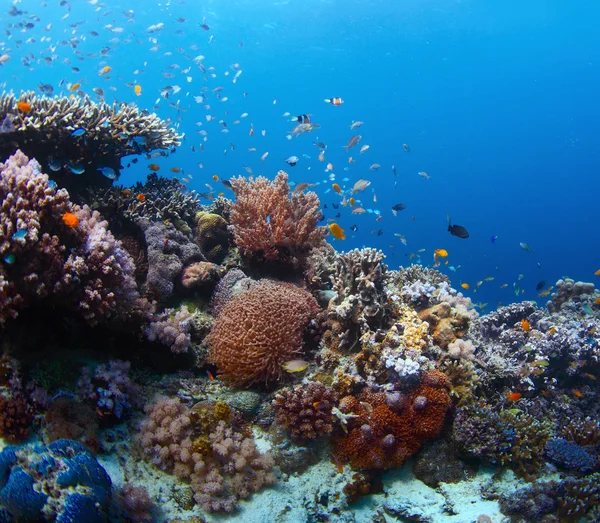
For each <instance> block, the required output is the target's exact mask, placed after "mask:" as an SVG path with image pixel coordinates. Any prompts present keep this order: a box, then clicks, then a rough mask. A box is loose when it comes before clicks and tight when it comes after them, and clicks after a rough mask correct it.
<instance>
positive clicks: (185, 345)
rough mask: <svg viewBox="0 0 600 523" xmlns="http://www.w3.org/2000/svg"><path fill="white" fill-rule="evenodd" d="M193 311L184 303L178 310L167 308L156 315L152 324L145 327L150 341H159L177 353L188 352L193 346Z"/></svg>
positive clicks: (145, 332)
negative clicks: (191, 333)
mask: <svg viewBox="0 0 600 523" xmlns="http://www.w3.org/2000/svg"><path fill="white" fill-rule="evenodd" d="M192 316H193V315H192V313H191V312H189V311H188V309H187V307H186V306H185V305H184V306H182V307H181V308H180V309H178V310H174V309H167V310H165V311H164V312H163V313H162V314H159V315H156V316H155V318H154V319H153V320H152V321H151V322H150V324H149V325H148V326H146V327H144V334H145V335H146V338H147V339H148V341H159V342H160V343H162V344H163V345H166V346H167V347H169V348H170V349H171V352H173V353H175V354H182V353H184V352H187V350H188V349H189V348H190V346H191V343H192V342H191V338H190V331H191V327H192V325H191V322H192Z"/></svg>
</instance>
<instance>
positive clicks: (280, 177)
mask: <svg viewBox="0 0 600 523" xmlns="http://www.w3.org/2000/svg"><path fill="white" fill-rule="evenodd" d="M287 180H288V175H287V174H286V173H285V172H283V171H279V173H277V176H276V177H275V180H274V181H272V182H271V181H269V180H268V179H267V178H264V177H263V176H259V177H258V178H256V179H254V178H252V177H250V178H249V179H248V180H246V179H245V178H243V177H241V176H240V177H238V178H232V179H231V186H232V188H233V190H234V191H235V196H236V202H235V205H234V206H233V207H232V208H231V217H230V222H231V225H232V228H233V235H234V239H235V243H236V245H237V246H238V248H239V249H240V252H241V253H242V254H243V255H244V256H247V257H254V256H262V257H263V258H264V259H265V260H279V261H283V260H285V259H288V258H289V257H290V256H291V257H298V256H300V257H301V256H304V255H306V254H307V253H308V251H309V250H310V249H312V248H313V247H318V246H319V245H321V244H322V243H323V240H324V239H325V236H326V234H327V230H326V229H325V227H319V226H318V223H319V218H320V217H321V212H320V211H319V205H320V202H319V198H318V196H317V195H316V193H314V192H307V193H304V192H302V191H295V192H294V193H292V195H291V196H290V187H289V185H288V183H287Z"/></svg>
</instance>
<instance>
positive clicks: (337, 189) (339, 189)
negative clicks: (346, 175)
mask: <svg viewBox="0 0 600 523" xmlns="http://www.w3.org/2000/svg"><path fill="white" fill-rule="evenodd" d="M331 188H332V189H333V190H334V191H335V192H336V193H338V194H342V188H341V187H340V186H339V185H338V184H337V183H332V184H331Z"/></svg>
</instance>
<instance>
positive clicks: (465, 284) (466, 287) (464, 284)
mask: <svg viewBox="0 0 600 523" xmlns="http://www.w3.org/2000/svg"><path fill="white" fill-rule="evenodd" d="M460 286H461V287H462V288H463V289H468V288H469V284H468V283H461V284H460Z"/></svg>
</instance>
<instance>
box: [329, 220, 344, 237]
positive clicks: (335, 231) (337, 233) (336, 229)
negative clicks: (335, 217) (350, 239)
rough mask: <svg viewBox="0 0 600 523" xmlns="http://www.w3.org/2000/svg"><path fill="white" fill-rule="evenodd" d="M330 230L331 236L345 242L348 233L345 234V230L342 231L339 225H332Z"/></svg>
mask: <svg viewBox="0 0 600 523" xmlns="http://www.w3.org/2000/svg"><path fill="white" fill-rule="evenodd" d="M329 230H330V231H331V235H332V236H333V237H334V238H335V239H336V240H345V239H346V233H345V232H344V229H342V228H341V227H340V226H339V225H338V224H337V223H330V224H329Z"/></svg>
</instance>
